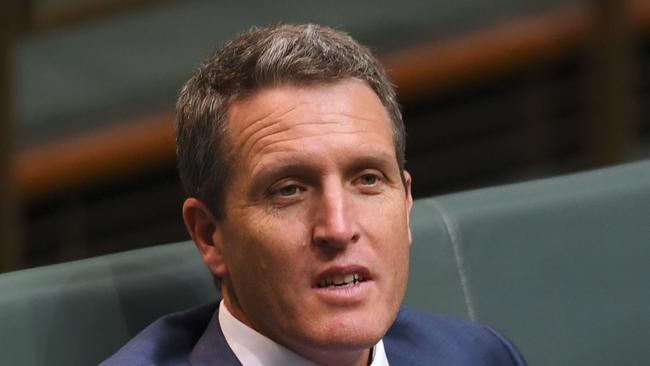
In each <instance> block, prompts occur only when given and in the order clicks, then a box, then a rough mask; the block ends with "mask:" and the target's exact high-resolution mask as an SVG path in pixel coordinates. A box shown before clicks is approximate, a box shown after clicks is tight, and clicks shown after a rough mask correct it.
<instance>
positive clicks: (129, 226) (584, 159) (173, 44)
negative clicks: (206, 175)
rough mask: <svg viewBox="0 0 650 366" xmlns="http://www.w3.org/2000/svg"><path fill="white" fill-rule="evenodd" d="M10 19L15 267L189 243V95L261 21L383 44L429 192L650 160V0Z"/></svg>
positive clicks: (321, 6)
mask: <svg viewBox="0 0 650 366" xmlns="http://www.w3.org/2000/svg"><path fill="white" fill-rule="evenodd" d="M0 19H1V21H0V176H1V177H2V179H0V210H1V212H0V272H4V271H10V270H15V269H20V268H27V267H33V266H39V265H45V264H50V263H57V262H62V261H68V260H74V259H79V258H84V257H90V256H96V255H100V254H105V253H111V252H116V251H123V250H127V249H132V248H137V247H143V246H150V245H156V244H162V243H169V242H174V241H180V240H185V239H188V236H187V234H186V233H185V230H184V227H183V223H182V219H181V211H180V208H181V202H182V200H183V194H182V188H181V186H180V183H179V180H178V176H177V173H176V167H175V156H174V138H173V130H172V119H173V105H174V101H175V97H176V94H177V92H178V90H179V89H180V87H181V86H182V84H183V82H184V81H185V80H187V79H188V78H189V77H190V75H191V73H192V71H193V69H194V68H195V67H196V66H197V64H198V63H199V62H200V61H201V60H202V59H203V58H205V57H206V56H208V55H209V54H210V53H211V52H212V51H213V50H214V49H215V48H216V47H218V46H220V45H221V44H222V43H223V42H224V41H226V40H228V39H230V38H231V37H233V36H234V35H235V34H237V33H239V32H241V31H243V30H245V29H247V28H248V27H250V26H251V25H266V24H274V23H278V22H280V21H284V22H317V23H321V24H327V25H331V26H334V27H338V28H342V29H345V30H347V31H348V32H350V33H351V34H352V35H353V36H354V37H356V38H357V39H359V40H360V41H361V42H362V43H365V44H366V45H369V46H371V47H372V48H373V49H374V50H375V51H376V53H377V55H379V57H380V59H381V60H382V61H383V62H384V63H385V65H386V67H387V68H388V70H389V72H390V74H391V76H392V79H393V81H394V83H395V84H396V86H397V89H398V93H399V97H400V101H401V103H402V105H403V110H404V115H405V121H406V126H407V131H408V145H407V146H408V149H407V150H408V151H407V157H408V164H407V165H408V169H409V170H410V171H411V173H412V175H413V177H414V187H413V193H414V195H415V196H416V197H423V196H429V195H437V194H444V193H449V192H453V191H459V190H466V189H471V188H479V187H483V186H487V185H495V184H503V183H508V182H516V181H522V180H529V179H534V178H540V177H545V176H552V175H558V174H564V173H568V172H574V171H580V170H585V169H590V168H594V167H600V166H607V165H612V164H618V163H621V162H625V161H632V160H639V159H645V158H648V157H650V108H649V106H650V104H649V103H648V102H649V101H650V99H649V98H650V0H491V1H484V0H454V1H450V0H401V1H390V0H355V1H321V2H308V1H262V0H245V1H243V0H240V1H237V2H228V3H226V2H217V1H207V0H192V1H190V0H186V1H173V0H95V1H88V0H86V1H83V0H4V1H2V2H1V3H0Z"/></svg>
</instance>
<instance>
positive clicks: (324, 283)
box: [318, 273, 363, 287]
mask: <svg viewBox="0 0 650 366" xmlns="http://www.w3.org/2000/svg"><path fill="white" fill-rule="evenodd" d="M362 280H363V278H362V277H361V276H360V275H359V274H358V273H350V274H346V275H334V276H330V277H327V278H325V279H323V280H321V281H320V282H319V283H318V287H330V286H332V287H333V286H345V285H351V284H357V283H359V282H361V281H362Z"/></svg>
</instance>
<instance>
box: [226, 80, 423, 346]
mask: <svg viewBox="0 0 650 366" xmlns="http://www.w3.org/2000/svg"><path fill="white" fill-rule="evenodd" d="M228 117H229V125H228V126H229V138H230V143H231V146H233V148H234V152H235V154H234V161H233V163H234V167H235V169H234V173H233V177H232V179H231V181H230V183H229V185H228V187H227V191H226V197H227V198H226V202H225V215H224V218H223V219H222V220H220V221H218V224H217V231H216V234H215V235H216V237H217V241H219V242H220V243H221V250H222V255H223V264H224V266H223V268H224V270H223V273H219V274H220V275H222V276H223V281H224V291H223V292H224V299H225V301H226V305H227V306H228V308H229V310H230V311H231V312H232V313H233V314H234V315H235V316H236V317H237V318H239V319H240V320H242V321H243V322H244V323H246V324H248V325H249V326H251V327H253V328H254V329H256V330H258V331H259V332H260V333H262V334H264V335H266V336H268V337H269V338H271V339H274V340H275V341H277V342H279V343H281V344H284V345H285V346H287V347H289V348H291V349H293V350H294V351H296V352H298V353H301V354H303V355H308V354H314V352H321V351H323V350H327V351H332V350H342V349H346V350H354V349H364V348H368V347H370V346H372V345H373V344H374V343H376V342H377V341H378V340H379V339H380V338H381V337H383V335H384V333H385V332H386V330H387V329H388V328H389V326H390V325H391V324H392V322H393V321H394V319H395V316H396V314H397V311H398V309H399V306H400V303H401V301H402V298H403V296H404V292H405V290H406V282H407V276H408V258H409V247H410V240H411V239H410V231H409V228H408V215H409V212H410V209H411V204H412V199H411V195H410V177H409V176H408V173H406V187H404V185H403V183H402V179H401V174H402V172H401V171H400V169H399V166H398V164H397V160H396V157H395V147H394V143H393V137H392V132H391V124H390V120H389V117H388V114H387V112H386V110H385V108H384V106H383V105H382V104H381V102H380V100H379V98H378V97H377V95H376V94H375V93H374V92H373V91H372V89H370V88H369V87H368V86H367V85H366V84H365V83H363V82H360V81H357V80H348V81H344V82H338V83H334V84H325V85H317V86H307V87H295V86H282V87H275V88H269V89H264V90H262V91H259V92H257V93H255V94H253V95H252V96H249V97H247V98H245V99H243V100H240V101H237V102H235V103H234V104H233V105H232V106H231V108H230V110H229V116H228Z"/></svg>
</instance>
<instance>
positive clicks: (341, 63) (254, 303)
mask: <svg viewBox="0 0 650 366" xmlns="http://www.w3.org/2000/svg"><path fill="white" fill-rule="evenodd" d="M177 144H178V157H179V169H180V174H181V179H182V181H183V184H184V186H185V188H186V190H187V194H188V197H189V198H187V200H186V201H185V203H184V205H183V217H184V219H185V224H186V226H187V229H188V231H189V232H190V234H191V236H192V239H193V240H194V242H195V243H196V245H197V247H198V249H199V251H200V253H201V256H202V257H203V260H204V262H205V264H206V265H207V266H208V268H209V269H210V271H211V272H212V273H213V274H214V276H215V279H216V283H217V284H218V286H219V287H220V290H221V293H222V294H223V301H222V302H221V303H220V304H219V305H218V306H210V307H203V308H199V309H194V310H190V311H187V312H184V313H180V314H174V315H171V316H168V317H165V318H163V319H161V320H159V321H157V322H156V323H154V324H153V325H151V326H150V327H149V328H147V329H146V330H145V331H143V333H141V334H140V335H138V336H137V337H136V338H135V339H134V340H132V341H131V342H130V343H129V344H127V345H126V346H125V347H124V348H123V349H122V350H120V351H119V352H118V353H117V354H116V355H114V356H113V357H112V358H111V359H109V360H108V361H107V362H106V363H105V364H106V365H142V364H191V365H236V364H243V365H313V364H320V365H387V364H390V365H522V364H524V362H523V360H522V358H521V356H520V355H519V354H518V352H517V351H516V350H515V348H514V347H513V346H512V345H511V344H510V343H509V342H508V341H506V340H505V339H504V338H502V337H501V336H500V335H498V334H497V333H495V332H493V331H492V330H490V329H489V328H486V327H483V326H479V325H475V324H470V323H466V322H462V321H458V320H451V319H447V318H443V317H433V316H428V315H424V314H420V313H416V312H414V311H412V310H400V304H401V302H402V299H403V297H404V293H405V291H406V283H407V277H408V261H409V246H410V242H411V233H410V231H409V227H408V221H409V213H410V210H411V206H412V203H413V200H412V198H411V177H410V176H409V174H408V173H407V172H406V171H405V170H404V160H405V159H404V150H405V148H404V145H405V133H404V126H403V122H402V117H401V114H400V111H399V107H398V105H397V102H396V99H395V92H394V90H393V88H392V87H391V85H390V83H389V81H388V78H387V76H386V74H385V72H384V70H383V68H382V67H381V66H380V64H379V63H378V62H377V60H376V59H375V58H374V57H373V56H372V54H371V53H370V51H368V50H367V49H366V48H364V47H362V46H360V45H359V44H357V43H356V42H355V41H354V40H353V39H352V38H350V37H349V36H348V35H346V34H345V33H342V32H339V31H335V30H332V29H330V28H326V27H321V26H317V25H280V26H274V27H268V28H260V29H257V28H254V29H251V30H250V31H248V32H246V33H244V34H242V35H240V36H239V37H237V38H236V39H235V40H233V41H231V42H229V43H227V44H226V45H225V46H224V47H223V48H222V49H221V50H218V51H217V52H216V53H215V54H214V55H213V56H212V57H210V58H208V59H207V60H206V61H205V62H204V63H203V64H202V65H201V66H200V67H199V68H198V70H197V71H196V73H195V74H194V76H193V77H192V78H191V79H190V80H189V81H188V82H187V84H186V85H185V87H184V88H183V89H182V91H181V93H180V97H179V100H178V105H177Z"/></svg>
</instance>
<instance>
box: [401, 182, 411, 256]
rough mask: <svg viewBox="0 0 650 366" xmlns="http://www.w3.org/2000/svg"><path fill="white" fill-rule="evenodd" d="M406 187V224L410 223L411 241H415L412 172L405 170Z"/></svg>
mask: <svg viewBox="0 0 650 366" xmlns="http://www.w3.org/2000/svg"><path fill="white" fill-rule="evenodd" d="M402 174H404V189H405V190H406V202H405V205H406V225H408V232H409V243H411V242H412V241H413V236H412V235H411V226H410V225H411V209H412V208H413V195H412V194H411V174H409V172H407V171H406V170H404V171H403V172H402Z"/></svg>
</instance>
